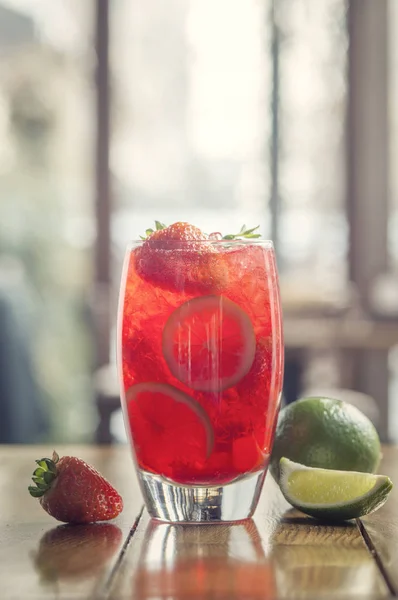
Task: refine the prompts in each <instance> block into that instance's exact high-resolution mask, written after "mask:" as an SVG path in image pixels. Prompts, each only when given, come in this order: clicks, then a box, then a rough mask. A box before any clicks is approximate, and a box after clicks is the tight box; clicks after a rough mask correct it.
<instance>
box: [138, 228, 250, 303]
mask: <svg viewBox="0 0 398 600" xmlns="http://www.w3.org/2000/svg"><path fill="white" fill-rule="evenodd" d="M257 229H258V227H253V228H252V229H247V228H246V225H243V227H242V228H241V230H240V232H239V233H237V234H229V235H226V236H224V237H223V238H222V236H221V234H220V233H218V232H215V233H211V234H210V235H209V236H208V235H206V234H204V233H203V232H202V231H201V230H200V229H198V227H195V226H194V225H190V224H189V223H183V222H178V223H174V224H173V225H169V226H168V227H166V226H164V225H162V223H159V221H156V231H153V230H152V229H148V230H147V235H148V236H149V237H148V238H146V239H145V241H144V243H143V244H142V246H141V247H139V248H136V250H134V254H133V261H132V265H131V268H135V270H136V271H137V273H138V275H140V277H142V278H143V279H145V280H147V281H150V282H151V283H153V284H155V285H158V286H160V287H163V288H166V289H169V290H173V291H174V290H177V291H185V292H188V293H210V292H213V293H217V292H220V291H221V290H223V289H225V288H226V287H227V286H228V283H229V281H230V280H231V276H232V275H233V269H232V267H233V265H231V264H230V262H231V261H230V260H229V258H230V252H231V250H232V249H233V246H234V243H233V242H234V241H235V240H236V241H237V244H236V247H235V248H239V240H240V239H253V238H258V237H260V234H257V233H254V232H255V231H256V230H257ZM221 238H222V239H221ZM218 241H224V242H227V245H226V244H225V243H224V244H217V242H218ZM232 262H233V261H232ZM246 262H247V259H246Z"/></svg>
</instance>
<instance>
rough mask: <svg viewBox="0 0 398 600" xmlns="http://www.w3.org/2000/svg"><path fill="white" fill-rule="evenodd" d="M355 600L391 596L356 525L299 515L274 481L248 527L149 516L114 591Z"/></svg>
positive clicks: (117, 595) (132, 594) (112, 587)
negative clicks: (162, 520) (180, 522)
mask: <svg viewBox="0 0 398 600" xmlns="http://www.w3.org/2000/svg"><path fill="white" fill-rule="evenodd" d="M350 596H352V597H353V596H364V597H371V598H375V597H383V596H388V589H387V586H386V584H385V582H384V580H383V577H382V576H381V575H380V572H379V570H378V567H377V565H376V563H375V561H374V559H373V558H372V556H371V554H370V553H369V551H368V549H367V547H366V545H365V543H364V541H363V539H362V537H361V534H360V532H359V530H358V528H357V526H356V524H355V523H348V524H345V525H340V526H330V525H321V524H320V523H318V522H317V521H315V520H313V519H311V518H307V517H305V516H303V515H301V513H298V512H296V511H293V510H292V509H290V508H289V505H288V504H287V503H286V501H285V500H284V499H283V497H282V495H281V493H280V492H279V489H278V488H277V486H276V484H275V483H274V481H273V479H272V478H271V476H268V477H267V480H266V484H265V487H264V491H263V494H262V498H261V501H260V504H259V507H258V509H257V511H256V514H255V517H254V518H253V519H252V520H249V521H246V522H242V523H239V524H235V525H200V526H197V525H196V526H195V525H188V526H186V525H185V526H181V525H168V524H163V523H155V522H153V521H150V520H149V518H148V517H147V515H146V514H144V516H143V518H142V519H141V520H140V523H139V525H138V527H137V530H136V532H135V535H134V537H133V540H132V542H131V543H130V545H129V547H128V548H127V551H126V553H125V556H124V560H123V563H122V564H121V566H120V569H119V570H118V572H117V573H116V574H115V576H114V578H113V581H112V582H111V585H110V597H111V598H113V599H115V600H116V599H118V598H137V599H147V598H165V599H166V598H167V599H169V598H173V599H174V598H176V599H177V598H206V597H212V598H213V597H216V598H231V599H234V598H246V597H247V598H253V599H254V598H320V597H344V598H345V597H350Z"/></svg>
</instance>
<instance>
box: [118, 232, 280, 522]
mask: <svg viewBox="0 0 398 600" xmlns="http://www.w3.org/2000/svg"><path fill="white" fill-rule="evenodd" d="M118 337H119V343H118V346H119V348H118V352H119V372H120V382H121V392H122V407H123V415H124V421H125V426H126V430H127V433H128V437H129V440H130V444H131V448H132V450H133V456H134V460H135V465H136V469H137V474H138V478H139V481H140V485H141V489H142V493H143V495H144V499H145V503H146V506H147V509H148V511H149V514H150V515H151V516H152V517H154V518H157V519H161V520H163V521H171V522H209V521H235V520H240V519H245V518H247V517H250V516H251V515H252V514H253V512H254V510H255V508H256V505H257V502H258V498H259V495H260V492H261V488H262V485H263V482H264V477H265V474H266V471H267V466H268V461H269V456H270V453H271V449H272V443H273V437H274V432H275V426H276V420H277V415H278V410H279V404H280V396H281V388H282V377H283V334H282V320H281V307H280V298H279V285H278V275H277V269H276V263H275V255H274V250H273V245H272V242H270V241H257V240H256V241H253V240H233V241H225V240H221V241H218V240H203V241H195V242H186V241H184V242H182V241H178V242H173V241H167V242H165V241H155V240H153V241H151V240H150V238H148V239H147V240H146V241H140V242H133V243H132V244H131V245H130V246H129V248H128V249H127V253H126V258H125V263H124V269H123V275H122V283H121V291H120V305H119V318H118Z"/></svg>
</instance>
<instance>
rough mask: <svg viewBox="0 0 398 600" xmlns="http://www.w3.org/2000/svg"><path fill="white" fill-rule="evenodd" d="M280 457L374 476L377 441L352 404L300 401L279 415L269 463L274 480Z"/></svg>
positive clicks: (276, 477)
mask: <svg viewBox="0 0 398 600" xmlns="http://www.w3.org/2000/svg"><path fill="white" fill-rule="evenodd" d="M282 456H285V457H287V458H290V460H294V461H295V462H298V463H300V464H302V465H306V466H307V467H319V468H321V469H338V470H341V471H361V472H364V473H374V472H375V471H376V469H377V467H378V465H379V462H380V456H381V453H380V440H379V436H378V435H377V431H376V429H375V427H374V426H373V424H372V423H371V421H369V419H368V418H367V417H366V416H365V415H364V414H363V413H361V411H360V410H358V409H357V408H356V407H355V406H353V405H352V404H348V403H347V402H343V401H341V400H334V399H332V398H303V399H302V400H297V401H296V402H293V403H292V404H289V405H288V406H286V407H285V408H283V409H282V410H281V412H280V415H279V420H278V425H277V428H276V433H275V441H274V447H273V450H272V456H271V464H270V470H271V473H272V475H273V476H274V478H275V479H276V480H277V481H278V479H279V461H280V459H281V458H282Z"/></svg>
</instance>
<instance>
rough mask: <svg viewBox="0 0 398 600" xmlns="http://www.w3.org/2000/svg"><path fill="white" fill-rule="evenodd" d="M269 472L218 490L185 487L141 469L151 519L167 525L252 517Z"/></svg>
mask: <svg viewBox="0 0 398 600" xmlns="http://www.w3.org/2000/svg"><path fill="white" fill-rule="evenodd" d="M265 474H266V470H262V471H257V472H256V473H250V474H247V475H246V476H245V477H242V478H240V479H236V480H235V481H233V482H232V483H229V484H227V485H222V486H215V487H204V486H198V487H195V486H182V485H178V484H174V483H171V482H170V481H167V480H165V479H163V478H162V477H159V476H157V475H154V474H153V473H148V472H146V471H140V470H138V478H139V480H140V484H141V489H142V493H143V495H144V500H145V504H146V507H147V510H148V512H149V514H150V516H151V517H153V518H154V519H159V520H161V521H166V522H168V523H209V522H213V523H224V522H231V521H241V520H243V519H248V518H250V517H251V516H252V515H253V513H254V511H255V509H256V506H257V503H258V500H259V497H260V493H261V490H262V487H263V483H264V478H265Z"/></svg>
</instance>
